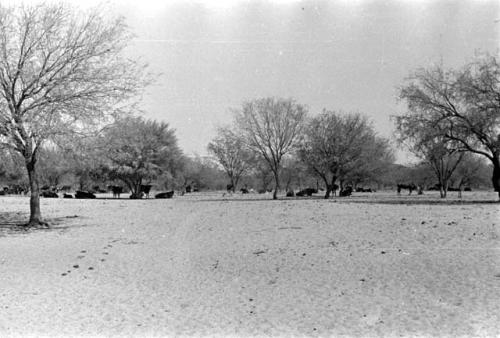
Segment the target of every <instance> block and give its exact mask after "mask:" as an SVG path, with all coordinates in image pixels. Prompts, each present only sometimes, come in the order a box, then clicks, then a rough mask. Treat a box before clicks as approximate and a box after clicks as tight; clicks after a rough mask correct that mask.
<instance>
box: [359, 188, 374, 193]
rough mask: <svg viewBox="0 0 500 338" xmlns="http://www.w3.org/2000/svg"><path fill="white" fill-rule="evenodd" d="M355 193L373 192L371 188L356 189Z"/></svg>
mask: <svg viewBox="0 0 500 338" xmlns="http://www.w3.org/2000/svg"><path fill="white" fill-rule="evenodd" d="M356 192H373V190H372V189H371V188H361V187H360V188H356Z"/></svg>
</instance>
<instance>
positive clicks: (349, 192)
mask: <svg viewBox="0 0 500 338" xmlns="http://www.w3.org/2000/svg"><path fill="white" fill-rule="evenodd" d="M351 195H352V187H351V186H347V187H345V188H344V189H343V190H341V191H340V192H339V196H340V197H347V196H351Z"/></svg>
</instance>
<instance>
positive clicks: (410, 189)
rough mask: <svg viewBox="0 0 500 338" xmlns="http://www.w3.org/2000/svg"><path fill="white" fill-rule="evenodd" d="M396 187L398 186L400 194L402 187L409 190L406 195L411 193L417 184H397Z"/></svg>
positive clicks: (399, 193)
mask: <svg viewBox="0 0 500 338" xmlns="http://www.w3.org/2000/svg"><path fill="white" fill-rule="evenodd" d="M397 188H398V195H401V190H402V189H408V191H409V193H408V195H411V193H412V191H413V190H417V186H416V185H415V183H410V184H398V185H397Z"/></svg>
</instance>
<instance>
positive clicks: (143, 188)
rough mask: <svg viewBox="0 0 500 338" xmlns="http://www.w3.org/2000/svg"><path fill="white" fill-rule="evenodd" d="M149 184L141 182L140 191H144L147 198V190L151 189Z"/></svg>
mask: <svg viewBox="0 0 500 338" xmlns="http://www.w3.org/2000/svg"><path fill="white" fill-rule="evenodd" d="M151 187H152V185H151V184H141V190H140V192H141V193H144V195H146V198H149V192H150V191H151Z"/></svg>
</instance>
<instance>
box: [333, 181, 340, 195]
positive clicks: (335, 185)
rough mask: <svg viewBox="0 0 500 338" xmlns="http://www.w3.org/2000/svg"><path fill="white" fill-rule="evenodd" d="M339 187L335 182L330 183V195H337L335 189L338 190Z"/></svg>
mask: <svg viewBox="0 0 500 338" xmlns="http://www.w3.org/2000/svg"><path fill="white" fill-rule="evenodd" d="M339 188H340V187H339V185H338V184H335V183H334V184H333V185H332V195H333V196H337V190H339Z"/></svg>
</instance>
